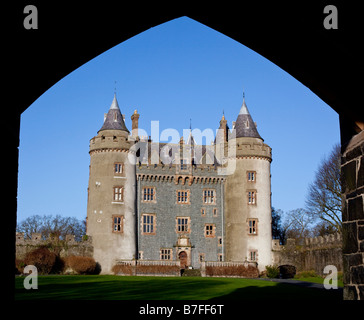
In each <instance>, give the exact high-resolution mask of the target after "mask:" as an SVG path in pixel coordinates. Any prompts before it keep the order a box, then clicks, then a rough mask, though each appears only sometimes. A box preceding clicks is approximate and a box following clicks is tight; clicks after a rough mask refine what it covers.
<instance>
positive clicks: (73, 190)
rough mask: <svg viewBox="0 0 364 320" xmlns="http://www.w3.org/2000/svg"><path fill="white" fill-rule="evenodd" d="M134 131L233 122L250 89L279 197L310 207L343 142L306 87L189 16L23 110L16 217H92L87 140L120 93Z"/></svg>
mask: <svg viewBox="0 0 364 320" xmlns="http://www.w3.org/2000/svg"><path fill="white" fill-rule="evenodd" d="M115 81H116V82H117V83H116V90H117V98H118V102H119V106H120V109H121V112H122V113H124V114H125V115H126V125H127V127H128V128H129V130H131V120H130V116H131V115H132V113H133V111H134V110H135V109H137V110H138V113H139V114H140V119H139V127H140V128H143V129H145V130H146V131H147V132H149V134H150V123H151V121H153V120H159V127H160V131H162V130H164V129H166V128H174V129H177V130H178V131H179V132H180V134H181V135H182V130H183V129H187V128H189V125H190V118H191V119H192V128H199V129H200V130H204V129H206V128H211V129H213V130H214V131H215V129H217V128H218V126H219V121H220V119H221V116H222V112H223V110H224V113H225V117H226V119H227V120H228V124H229V126H230V127H231V123H232V121H235V120H236V118H237V116H238V113H239V110H240V107H241V104H242V98H243V90H244V91H245V100H246V104H247V106H248V108H249V111H250V113H251V115H252V117H253V120H254V121H256V122H257V124H258V131H259V133H260V135H261V136H262V137H263V138H264V141H265V143H267V144H268V145H270V146H271V147H272V149H273V150H272V153H273V162H272V164H271V172H272V205H273V207H275V208H276V209H281V210H283V211H285V212H287V211H289V210H292V209H296V208H300V207H304V202H305V196H306V194H307V187H308V184H309V183H310V182H311V181H312V180H313V179H314V174H315V170H316V169H317V167H318V165H319V163H320V161H321V160H322V158H323V157H324V156H325V155H327V154H329V153H330V151H331V149H332V147H333V145H334V144H335V143H338V142H339V141H340V138H339V117H338V114H337V113H336V112H335V111H333V110H332V109H331V108H330V107H329V106H328V105H327V104H326V103H324V102H323V101H321V99H319V98H318V97H317V96H316V95H315V94H314V93H312V92H311V91H310V90H309V89H308V88H306V87H305V86H304V85H302V84H301V83H300V82H298V81H297V80H296V79H294V78H293V77H291V76H290V75H289V74H288V73H286V72H285V71H283V70H281V69H280V68H279V67H277V66H276V65H274V64H273V63H271V62H270V61H268V60H267V59H265V58H264V57H262V56H260V55H259V54H257V53H255V52H254V51H252V50H250V49H249V48H247V47H245V46H244V45H242V44H240V43H238V42H236V41H234V40H232V39H231V38H229V37H227V36H225V35H223V34H221V33H218V32H216V31H215V30H213V29H211V28H209V27H207V26H205V25H202V24H200V23H198V22H196V21H194V20H191V19H189V18H186V17H183V18H179V19H176V20H172V21H170V22H167V23H165V24H162V25H159V26H156V27H154V28H151V29H149V30H147V31H145V32H143V33H141V34H139V35H136V36H135V37H133V38H131V39H129V40H127V41H125V42H123V43H121V44H119V45H117V46H115V47H113V48H111V49H110V50H108V51H106V52H104V53H103V54H101V55H100V56H98V57H96V58H95V59H93V60H91V61H89V62H88V63H86V64H84V65H83V66H81V67H80V68H78V69H77V70H75V71H74V72H72V73H70V74H69V75H68V76H66V77H65V78H63V79H62V80H60V81H59V82H58V83H56V84H55V85H54V86H53V87H52V88H50V89H49V90H48V91H46V92H45V93H44V94H43V95H42V96H40V97H39V98H38V99H37V100H36V101H35V102H34V103H33V104H32V105H31V106H30V108H28V109H27V110H26V111H25V112H24V113H23V114H22V117H21V129H20V152H19V178H18V179H19V183H18V221H21V220H23V219H25V218H27V217H28V216H31V215H34V214H40V215H43V214H52V215H56V214H60V215H62V216H74V217H76V218H78V219H84V218H85V217H86V208H87V184H88V174H89V172H88V170H89V154H88V147H89V140H90V139H91V138H92V137H93V136H95V135H96V134H97V131H98V130H99V129H100V128H101V126H102V123H103V115H104V113H105V112H107V111H108V109H109V107H110V104H111V102H112V99H113V95H114V87H115V83H114V82H115Z"/></svg>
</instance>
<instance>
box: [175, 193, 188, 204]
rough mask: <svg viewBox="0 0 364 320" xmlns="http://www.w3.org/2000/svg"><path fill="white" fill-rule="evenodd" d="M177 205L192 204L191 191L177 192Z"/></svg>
mask: <svg viewBox="0 0 364 320" xmlns="http://www.w3.org/2000/svg"><path fill="white" fill-rule="evenodd" d="M176 196H177V203H189V202H190V199H189V198H190V190H177V191H176Z"/></svg>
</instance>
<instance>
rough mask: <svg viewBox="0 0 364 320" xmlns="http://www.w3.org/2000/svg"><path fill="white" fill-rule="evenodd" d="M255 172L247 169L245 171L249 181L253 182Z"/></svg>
mask: <svg viewBox="0 0 364 320" xmlns="http://www.w3.org/2000/svg"><path fill="white" fill-rule="evenodd" d="M256 175H257V173H256V172H255V171H248V172H247V179H248V181H250V182H255V180H256Z"/></svg>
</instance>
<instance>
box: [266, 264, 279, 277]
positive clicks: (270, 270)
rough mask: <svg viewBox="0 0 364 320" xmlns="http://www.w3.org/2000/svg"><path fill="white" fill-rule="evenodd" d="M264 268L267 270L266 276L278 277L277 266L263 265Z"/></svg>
mask: <svg viewBox="0 0 364 320" xmlns="http://www.w3.org/2000/svg"><path fill="white" fill-rule="evenodd" d="M265 270H266V271H267V277H268V278H279V268H278V266H275V265H272V266H265Z"/></svg>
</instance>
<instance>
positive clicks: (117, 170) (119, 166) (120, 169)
mask: <svg viewBox="0 0 364 320" xmlns="http://www.w3.org/2000/svg"><path fill="white" fill-rule="evenodd" d="M114 173H115V174H116V175H118V174H121V173H123V164H122V163H119V162H115V163H114Z"/></svg>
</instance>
